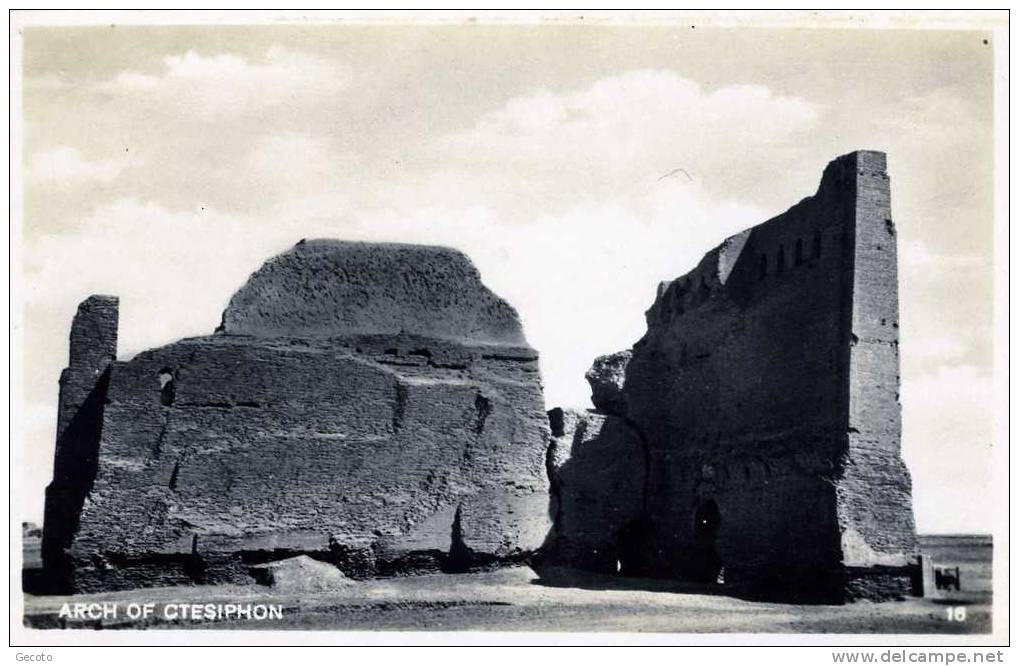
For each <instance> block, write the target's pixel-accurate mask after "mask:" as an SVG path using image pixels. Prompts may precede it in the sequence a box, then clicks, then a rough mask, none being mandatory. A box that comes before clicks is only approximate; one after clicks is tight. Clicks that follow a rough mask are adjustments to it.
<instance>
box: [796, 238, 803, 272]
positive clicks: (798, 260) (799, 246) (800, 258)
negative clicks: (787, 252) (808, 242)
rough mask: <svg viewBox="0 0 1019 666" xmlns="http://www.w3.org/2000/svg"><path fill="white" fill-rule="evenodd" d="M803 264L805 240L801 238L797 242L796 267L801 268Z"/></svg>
mask: <svg viewBox="0 0 1019 666" xmlns="http://www.w3.org/2000/svg"><path fill="white" fill-rule="evenodd" d="M802 264H803V239H802V238H799V239H797V240H796V265H797V266H800V265H802Z"/></svg>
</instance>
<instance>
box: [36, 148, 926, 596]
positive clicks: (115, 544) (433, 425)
mask: <svg viewBox="0 0 1019 666" xmlns="http://www.w3.org/2000/svg"><path fill="white" fill-rule="evenodd" d="M117 316H118V311H117V300H116V298H112V297H104V296H93V297H92V298H89V299H88V300H86V301H85V302H83V303H82V304H81V306H80V307H79V309H78V314H77V316H76V317H75V318H74V322H73V326H72V330H71V351H70V364H69V367H68V368H67V369H66V370H65V371H64V374H63V375H62V376H61V390H60V412H59V424H58V427H59V430H58V441H57V449H56V458H55V467H54V478H53V482H52V484H51V485H50V486H49V488H48V489H47V502H46V518H45V525H44V538H43V559H44V563H45V567H46V570H47V574H48V576H49V579H50V580H51V581H56V582H57V587H58V588H60V589H70V590H75V591H93V590H106V589H120V588H131V587H140V586H155V585H174V584H187V583H196V582H197V583H221V582H231V583H238V582H250V581H252V580H254V579H256V578H259V577H260V576H262V577H264V576H265V575H266V574H265V571H266V570H267V569H266V566H265V565H266V564H267V563H273V562H277V561H280V560H285V559H288V558H295V557H302V558H303V559H300V560H293V561H295V562H299V563H303V564H302V565H301V566H302V567H303V568H302V569H301V571H302V572H304V571H305V569H307V570H317V569H315V568H316V567H318V564H317V562H325V563H331V564H333V565H335V566H336V567H338V568H339V569H340V570H341V571H342V572H343V573H344V574H346V575H347V576H351V577H355V578H356V577H365V576H374V575H387V574H394V573H406V572H415V571H422V570H444V571H460V570H466V569H469V568H471V567H477V566H487V565H493V564H499V563H507V562H518V561H522V560H524V559H526V558H530V557H531V556H534V555H540V557H539V558H536V559H534V560H532V561H536V562H544V563H552V564H566V565H569V566H572V567H578V568H584V569H591V570H595V571H600V572H605V573H613V574H615V573H620V574H623V575H628V576H655V577H668V578H678V579H686V580H693V581H703V582H705V583H706V584H709V585H717V584H724V585H725V587H726V588H727V589H730V590H734V591H739V592H743V593H747V594H750V595H760V596H766V597H769V598H776V597H778V598H792V599H798V600H808V599H809V600H819V601H836V602H841V601H847V600H851V599H856V598H870V599H889V598H897V597H901V596H904V595H906V594H909V593H910V592H911V591H912V590H913V589H914V587H913V586H914V584H915V580H916V577H917V575H918V567H917V565H916V556H917V542H916V536H915V533H914V526H913V517H912V508H911V497H910V492H911V490H910V485H911V484H910V477H909V473H908V471H907V470H906V468H905V466H904V464H903V462H902V460H901V458H900V452H899V448H900V408H899V400H898V398H899V395H898V391H899V377H898V296H897V270H896V238H895V227H894V225H893V223H892V220H891V214H890V201H889V186H888V176H887V175H886V172H885V156H884V155H883V154H881V153H876V152H856V153H852V154H849V155H845V156H842V157H840V158H838V159H836V160H835V161H833V162H832V163H831V164H829V165H828V167H827V168H826V169H825V172H824V175H823V178H822V180H821V184H820V187H819V188H818V191H817V193H816V194H815V195H814V196H812V197H810V198H807V199H804V200H803V201H801V202H800V203H798V204H796V205H795V206H793V207H792V208H791V209H789V210H788V211H787V212H785V213H783V214H782V215H779V216H777V217H775V218H773V219H771V220H769V221H767V222H764V223H763V224H760V225H758V226H756V227H753V228H750V229H748V230H746V231H743V232H741V233H739V234H737V235H735V236H733V237H731V238H729V239H727V240H726V241H725V242H723V243H722V244H721V245H720V246H719V247H717V248H715V249H714V250H712V251H711V252H709V253H708V254H707V255H705V256H704V258H703V259H702V260H701V262H700V264H699V265H698V266H697V267H696V268H694V269H693V270H692V271H691V272H689V273H687V274H686V275H684V276H682V277H680V278H677V279H675V280H672V281H669V282H664V283H662V284H661V285H659V287H658V293H657V297H656V299H655V302H654V304H653V305H652V307H651V308H650V309H649V310H648V312H647V325H648V330H647V333H646V334H645V335H644V337H643V338H642V339H641V340H640V341H638V342H637V343H636V344H635V345H634V346H633V349H632V350H626V351H623V352H619V353H617V354H613V355H611V356H607V357H602V358H600V359H598V360H596V362H595V364H594V367H592V369H591V371H590V372H589V373H588V376H587V378H588V381H589V382H590V383H591V386H592V393H593V395H592V400H593V403H594V406H595V409H593V410H586V411H584V410H568V409H567V410H564V409H553V410H552V411H551V412H549V413H548V415H547V417H546V414H545V411H544V402H543V398H542V393H541V380H540V376H539V373H538V367H537V358H538V357H537V353H536V352H535V351H534V350H533V349H531V348H530V347H529V346H528V344H527V342H526V340H525V338H524V335H523V332H522V330H521V326H520V323H519V321H518V318H517V316H516V313H515V312H514V310H513V309H512V308H511V307H510V306H509V305H508V304H506V303H505V302H504V301H502V300H501V299H499V298H498V297H496V296H495V295H494V294H492V293H491V292H490V291H489V290H488V289H486V288H485V287H484V286H483V285H482V284H481V282H480V279H479V276H478V274H477V271H476V270H475V269H474V267H473V266H472V265H471V264H470V262H469V260H468V259H467V258H466V257H465V256H463V255H462V254H460V253H459V252H456V251H453V250H447V249H443V248H432V247H422V246H407V245H386V244H362V243H343V242H338V241H309V242H303V241H302V242H301V243H299V244H298V245H297V246H296V247H294V248H293V249H292V250H290V251H288V252H286V253H284V254H282V255H280V256H278V257H276V258H274V259H272V260H270V261H268V262H267V263H266V264H265V265H264V266H263V267H262V268H261V269H260V270H258V271H257V272H256V273H254V274H253V275H252V276H251V278H250V279H249V281H248V283H247V284H245V285H244V286H243V287H242V288H241V290H240V291H238V292H237V293H236V294H235V295H234V297H233V299H232V300H231V301H230V304H229V306H228V307H227V309H226V311H225V312H224V314H223V321H222V324H221V326H220V328H219V329H217V332H216V334H214V335H211V336H206V337H199V338H191V339H185V340H181V341H179V342H176V343H173V344H170V345H167V346H165V347H161V348H159V349H154V350H150V351H147V352H144V353H142V354H139V355H138V356H136V357H135V358H133V359H131V360H129V361H118V360H116V350H117ZM309 557H310V558H311V559H308V558H309ZM309 567H310V568H309ZM284 573H285V571H284ZM281 575H283V574H281ZM301 575H302V576H305V573H302V574H301Z"/></svg>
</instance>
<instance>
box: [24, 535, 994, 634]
mask: <svg viewBox="0 0 1019 666" xmlns="http://www.w3.org/2000/svg"><path fill="white" fill-rule="evenodd" d="M922 543H923V550H924V552H925V553H926V554H928V555H929V556H931V557H933V558H934V560H935V562H937V564H938V565H939V566H948V565H950V566H959V568H960V575H961V579H962V590H960V591H951V592H942V593H941V594H940V596H937V597H929V598H912V599H908V600H905V601H898V602H887V603H870V602H858V603H854V604H849V605H845V606H825V605H793V604H779V603H764V602H759V601H747V600H743V599H737V598H734V597H731V596H727V595H726V594H724V591H723V590H720V589H717V588H714V587H706V586H693V585H690V584H684V583H677V582H671V581H661V580H646V579H634V578H622V577H613V576H604V575H597V574H590V573H584V572H578V571H572V570H564V569H553V570H547V571H543V572H542V575H540V576H539V575H538V574H537V573H536V572H535V571H534V570H532V569H531V568H529V567H525V566H520V567H513V568H506V569H500V570H495V571H488V572H480V573H469V574H428V575H421V576H409V577H403V578H389V579H376V580H369V581H350V582H349V583H347V584H345V585H343V586H342V587H341V588H340V589H333V590H329V591H320V592H301V593H278V592H275V591H273V590H271V589H268V588H264V587H260V586H246V587H211V586H195V587H181V588H161V589H152V590H135V591H127V592H115V593H107V594H96V595H77V596H70V597H61V596H35V595H26V599H25V609H24V610H25V616H24V619H25V624H26V625H27V626H30V627H36V628H65V627H66V628H72V627H80V628H86V627H87V628H100V627H101V628H150V627H157V626H158V627H160V628H167V625H168V624H169V625H170V626H173V627H180V628H193V629H320V630H415V631H421V630H427V631H466V630H502V631H571V632H586V631H627V632H679V633H701V632H706V633H729V632H738V633H765V632H768V633H770V632H782V633H819V632H820V633H988V632H990V630H991V617H990V602H991V553H992V548H991V542H990V539H989V538H988V537H962V536H951V537H942V536H939V537H924V538H923V539H922ZM93 601H95V602H117V603H118V604H119V606H120V608H121V609H123V608H124V607H126V604H128V603H130V602H153V603H155V604H156V611H155V613H154V615H153V617H152V618H150V619H148V620H147V621H137V620H130V619H128V618H126V617H125V613H124V612H123V611H122V612H121V613H120V616H119V617H118V618H116V619H107V620H67V619H63V618H60V617H59V612H60V608H61V607H62V605H63V604H64V603H72V604H73V603H82V602H93ZM181 602H187V603H203V604H204V603H234V604H237V603H249V602H250V603H261V604H280V605H282V607H283V618H282V620H280V619H272V620H264V621H257V620H231V621H227V620H221V621H214V622H210V621H194V622H186V621H180V620H177V621H176V622H174V623H168V622H167V621H166V620H164V619H162V617H161V616H162V611H161V608H162V605H163V604H168V603H171V604H172V603H181ZM959 606H963V607H965V608H966V619H965V620H964V621H954V620H949V619H948V616H947V609H948V608H950V607H959Z"/></svg>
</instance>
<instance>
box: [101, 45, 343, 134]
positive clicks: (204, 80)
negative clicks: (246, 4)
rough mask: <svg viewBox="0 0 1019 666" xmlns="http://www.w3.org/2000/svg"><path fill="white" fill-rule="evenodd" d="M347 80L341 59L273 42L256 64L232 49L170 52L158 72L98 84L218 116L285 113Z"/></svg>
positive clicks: (120, 76) (129, 74) (175, 107)
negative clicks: (268, 109) (269, 110)
mask: <svg viewBox="0 0 1019 666" xmlns="http://www.w3.org/2000/svg"><path fill="white" fill-rule="evenodd" d="M350 78H351V75H350V72H349V70H348V69H347V67H346V66H344V65H343V64H341V63H339V62H336V61H332V60H328V59H325V58H320V57H317V56H312V55H310V54H306V53H302V52H300V51H294V50H290V49H286V48H282V47H280V46H273V47H271V48H269V49H268V50H267V51H266V53H265V56H264V57H263V58H262V59H261V60H260V61H258V62H254V61H251V60H248V59H247V58H244V57H241V56H238V55H235V54H231V53H219V54H213V55H202V54H200V53H196V52H195V51H188V52H186V53H183V54H177V55H169V56H166V57H165V58H164V59H163V71H162V72H160V73H158V74H150V73H144V72H138V71H133V70H127V71H122V72H120V73H119V74H118V75H117V76H116V77H114V78H113V79H111V80H109V81H106V82H104V83H102V84H101V85H100V90H101V91H102V92H104V93H107V94H112V95H133V96H136V97H140V98H142V99H149V100H151V101H155V102H158V103H160V104H165V105H168V106H169V108H170V109H173V110H174V111H176V112H185V113H189V114H191V115H196V116H199V117H204V118H207V119H216V118H223V117H231V116H240V115H244V114H248V113H252V112H254V111H260V110H263V109H265V108H266V107H278V108H279V110H280V111H282V112H284V113H285V112H286V109H287V108H288V107H294V106H301V105H304V104H306V103H308V102H309V101H314V100H322V98H323V97H327V96H329V95H335V94H337V93H338V92H340V91H342V90H343V89H345V88H346V87H347V86H348V85H349V83H350Z"/></svg>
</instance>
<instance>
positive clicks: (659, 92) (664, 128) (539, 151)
mask: <svg viewBox="0 0 1019 666" xmlns="http://www.w3.org/2000/svg"><path fill="white" fill-rule="evenodd" d="M818 112H819V110H818V108H817V107H816V106H815V105H814V104H812V103H810V102H808V101H807V100H805V99H803V98H798V97H782V96H777V95H774V94H773V93H772V92H771V91H770V90H769V89H768V88H766V87H764V86H757V85H732V86H727V87H724V88H721V89H718V90H714V91H710V90H707V89H705V88H704V87H703V86H701V85H700V84H698V83H695V82H693V81H691V80H688V79H685V78H683V77H681V76H679V75H678V74H676V73H675V72H672V71H666V70H635V71H629V72H625V73H622V74H619V75H615V76H609V77H606V78H603V79H601V80H598V81H596V82H595V83H593V84H591V85H590V86H588V87H587V88H584V89H581V90H576V91H571V92H566V93H561V94H556V93H553V92H550V91H547V90H542V91H537V92H535V93H533V94H530V95H525V96H520V97H516V98H513V99H510V100H509V101H507V102H506V103H505V105H504V106H503V107H502V108H500V109H497V110H494V111H492V112H490V113H488V114H486V115H485V116H483V117H482V118H481V119H480V120H479V121H478V123H477V124H476V125H475V126H474V127H473V128H471V129H469V130H465V131H462V132H459V133H457V134H454V135H452V136H450V137H446V138H445V139H443V140H442V141H441V142H440V144H441V145H442V146H443V147H444V148H445V149H447V150H449V151H451V152H452V153H453V159H454V160H455V159H457V158H458V157H462V156H469V157H470V158H471V159H473V160H474V161H476V162H478V163H481V164H485V165H492V164H494V165H502V167H503V168H508V169H509V170H513V173H514V174H515V175H516V174H519V175H520V176H522V177H525V178H527V177H530V178H537V179H539V180H543V181H544V180H548V181H551V182H552V183H553V184H554V186H555V187H560V186H561V185H560V184H561V183H562V182H563V181H568V182H569V183H570V185H569V186H568V187H567V188H566V193H567V194H575V193H576V192H578V191H581V192H584V191H590V190H595V191H604V190H606V189H608V190H612V191H617V192H622V191H626V190H628V189H629V188H632V187H638V188H640V187H644V186H645V185H646V184H647V183H648V182H652V181H654V180H655V179H657V178H658V177H659V176H661V175H663V174H665V173H667V172H669V171H672V170H673V169H675V168H677V167H683V168H684V169H685V170H686V172H687V173H689V174H693V176H692V178H693V179H695V180H697V179H700V178H703V173H704V172H705V171H709V172H710V171H712V170H716V169H723V168H724V169H730V170H731V168H732V164H733V163H734V162H739V161H740V160H741V159H743V158H744V157H746V156H749V155H754V154H755V153H757V152H759V151H760V150H762V149H763V148H765V147H767V146H773V145H774V144H775V143H778V142H782V141H786V140H788V139H789V138H790V137H792V136H794V135H795V134H796V133H797V132H799V131H801V130H804V129H806V128H808V127H810V126H811V125H812V124H813V123H814V121H815V120H816V119H817V117H818ZM758 157H760V155H758ZM524 165H526V170H525V168H524ZM497 168H499V167H497ZM514 169H516V170H514Z"/></svg>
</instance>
